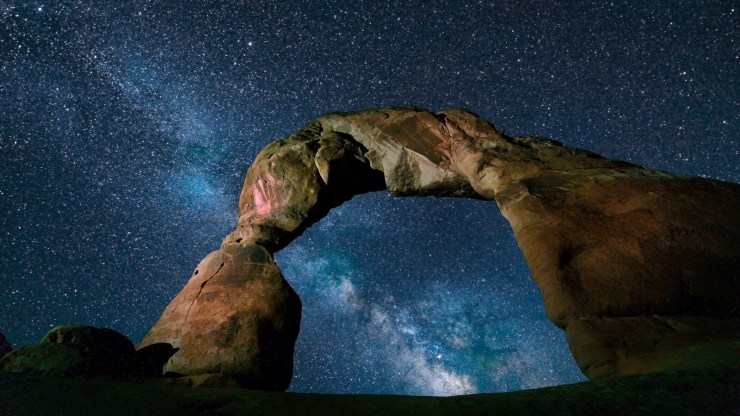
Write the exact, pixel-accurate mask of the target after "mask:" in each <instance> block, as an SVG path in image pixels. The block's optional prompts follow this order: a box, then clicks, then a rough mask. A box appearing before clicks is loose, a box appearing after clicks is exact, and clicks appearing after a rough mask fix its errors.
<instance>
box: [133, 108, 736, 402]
mask: <svg viewBox="0 0 740 416" xmlns="http://www.w3.org/2000/svg"><path fill="white" fill-rule="evenodd" d="M382 189H388V191H389V192H390V193H392V194H394V195H399V196H402V195H435V196H455V197H469V198H479V199H486V200H493V201H495V202H496V203H497V204H498V206H499V208H500V209H501V212H502V214H503V215H504V217H506V219H507V220H508V221H509V223H510V224H511V226H512V228H513V230H514V234H515V237H516V239H517V242H518V244H519V246H520V248H521V250H522V252H523V254H524V256H525V259H526V260H527V263H528V265H529V267H530V269H531V272H532V276H533V278H534V279H535V282H536V283H537V285H538V286H539V287H540V289H541V290H542V293H543V297H544V302H545V309H546V312H547V315H548V317H549V318H550V320H551V321H552V322H553V323H555V324H556V325H558V326H559V327H561V328H563V329H566V331H567V336H568V342H569V344H570V346H571V350H572V352H573V354H574V357H575V359H576V361H577V363H578V364H579V366H580V367H581V369H582V370H583V371H584V373H585V374H586V375H587V376H589V377H592V378H594V377H596V378H599V377H608V376H612V375H615V374H630V373H634V372H639V371H654V370H656V368H653V367H654V366H655V365H656V364H654V363H656V362H660V360H657V361H656V360H655V359H652V358H651V362H652V363H653V364H646V363H645V360H643V359H642V358H641V357H648V356H655V354H658V355H660V354H661V352H662V351H665V350H675V349H676V348H679V346H681V345H685V344H686V342H685V341H686V340H689V342H690V343H691V342H699V341H700V340H705V339H707V338H717V337H720V338H722V337H724V338H726V337H728V336H730V337H737V335H738V333H740V324H738V319H736V318H737V314H738V310H737V305H738V304H740V284H739V281H738V277H737V273H736V270H737V267H738V265H740V253H738V251H739V250H738V249H737V246H736V242H737V241H740V227H738V218H737V212H738V211H739V208H740V186H738V185H737V184H731V183H725V182H719V181H713V180H708V179H700V178H694V177H685V176H677V175H672V174H669V173H665V172H660V171H654V170H647V169H644V168H641V167H639V166H635V165H633V164H630V163H626V162H621V161H615V160H610V159H606V158H603V157H601V156H599V155H596V154H593V153H591V152H587V151H584V150H579V149H574V148H569V147H565V146H563V145H561V144H560V143H558V142H555V141H552V140H547V139H541V138H535V137H508V136H506V135H504V134H502V133H500V132H498V131H497V130H496V129H495V128H494V127H493V126H492V125H491V124H489V123H488V122H486V121H485V120H483V119H481V118H480V117H478V116H476V115H475V114H473V113H471V112H469V111H466V110H448V111H442V112H438V113H431V112H428V111H425V110H421V109H413V108H411V109H382V110H368V111H361V112H355V113H335V114H328V115H326V116H323V117H320V118H318V119H316V120H314V121H312V122H311V123H309V124H308V125H307V126H306V127H304V128H303V129H301V130H299V131H298V132H296V133H294V134H293V135H291V136H289V137H287V138H285V139H282V140H278V141H275V142H273V143H271V144H269V145H268V146H266V147H265V148H264V149H263V150H262V152H260V154H259V155H258V156H257V158H256V159H255V161H254V163H253V164H252V166H251V167H250V168H249V171H248V172H247V176H246V179H245V181H244V187H243V189H242V192H241V196H240V198H239V223H238V225H237V227H236V229H235V230H234V231H233V232H232V233H231V234H229V235H228V236H227V237H226V239H224V241H223V244H222V246H221V249H219V250H217V251H215V252H213V253H211V254H210V255H209V256H208V257H206V259H204V260H203V261H202V262H201V264H200V265H199V266H198V268H197V269H196V270H195V272H194V275H193V277H192V278H191V280H190V281H189V282H188V284H187V286H186V287H185V288H184V289H183V291H182V292H181V293H180V294H178V296H177V297H176V298H175V299H174V300H173V301H172V303H170V305H169V306H168V307H167V309H166V310H165V312H164V313H163V315H162V317H161V318H160V320H159V322H157V323H156V324H155V326H154V327H153V328H152V330H151V331H150V333H149V334H148V335H147V336H146V338H145V339H144V341H142V344H141V346H145V345H149V344H152V343H156V342H169V343H172V344H173V345H174V346H175V347H178V348H180V351H179V352H178V353H177V354H175V356H173V357H172V359H171V360H170V362H169V363H168V365H167V368H168V370H170V371H175V372H179V373H182V374H185V375H191V376H196V379H197V380H201V381H203V380H210V381H209V382H214V381H213V380H223V379H224V378H228V379H229V380H236V382H238V383H239V384H240V385H243V386H247V387H255V388H267V389H276V390H282V389H285V388H287V387H288V384H289V383H290V378H291V374H292V359H293V358H292V357H293V345H294V343H295V339H296V337H297V333H298V324H299V321H300V300H299V299H298V296H297V295H296V294H295V292H294V291H293V290H292V288H290V286H289V285H288V283H287V282H286V281H285V279H284V278H283V277H282V275H281V273H280V270H279V269H278V267H277V266H276V265H275V264H274V261H273V260H272V255H271V254H272V253H274V252H275V251H277V250H280V249H281V248H283V247H285V246H286V245H288V244H290V242H291V241H292V240H293V239H295V238H296V237H297V236H298V235H300V234H301V233H302V232H303V230H305V229H306V227H308V226H310V225H311V224H313V223H314V222H316V221H318V220H319V219H321V218H322V217H323V216H324V215H326V213H327V212H328V211H329V210H330V209H331V208H333V207H335V206H338V205H340V204H341V203H342V202H344V201H346V200H348V199H349V198H351V197H352V196H353V195H356V194H360V193H364V192H369V191H375V190H382ZM728 318H731V319H728ZM728 334H729V335H728ZM656 340H658V341H659V342H656ZM680 348H683V347H680ZM674 352H675V351H674ZM668 355H670V354H667V355H666V356H668ZM673 355H674V356H675V354H673ZM651 365H653V367H651ZM660 365H663V364H660ZM646 368H647V370H646ZM657 369H659V368H657ZM198 377H200V378H198ZM196 382H199V381H196Z"/></svg>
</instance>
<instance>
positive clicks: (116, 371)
mask: <svg viewBox="0 0 740 416" xmlns="http://www.w3.org/2000/svg"><path fill="white" fill-rule="evenodd" d="M137 370H138V365H137V363H136V360H135V349H134V344H133V343H132V342H131V341H130V340H129V339H128V338H126V337H125V336H123V335H121V334H119V333H118V332H116V331H113V330H110V329H106V328H94V327H88V326H79V325H69V326H59V327H56V328H54V329H52V330H51V331H49V332H48V333H47V334H46V336H44V338H43V339H42V340H41V342H40V343H38V344H34V345H28V346H25V347H21V348H18V349H16V350H14V351H13V352H11V353H10V354H7V355H6V356H5V357H3V358H2V359H0V372H2V371H5V372H12V373H31V374H39V375H46V376H57V377H78V376H85V377H96V376H126V375H133V374H135V373H137Z"/></svg>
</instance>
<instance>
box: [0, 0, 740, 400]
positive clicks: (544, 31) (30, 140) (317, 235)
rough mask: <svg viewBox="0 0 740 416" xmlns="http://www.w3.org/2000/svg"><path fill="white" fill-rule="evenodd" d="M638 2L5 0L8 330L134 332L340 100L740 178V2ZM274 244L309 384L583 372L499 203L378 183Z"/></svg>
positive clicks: (445, 387) (3, 234)
mask: <svg viewBox="0 0 740 416" xmlns="http://www.w3.org/2000/svg"><path fill="white" fill-rule="evenodd" d="M630 3H631V4H625V3H624V2H598V3H588V2H570V1H569V2H562V4H558V2H536V3H535V2H533V3H532V4H525V2H519V1H511V2H495V3H493V2H464V1H448V2H435V1H431V2H427V1H425V2H384V1H377V0H376V1H353V2H343V1H335V2H318V1H317V2H296V1H284V2H279V1H265V2H260V1H250V2H229V3H227V4H226V3H218V4H217V3H215V2H202V1H197V2H195V1H194V2H186V1H182V2H149V1H129V2H97V1H96V2H79V1H69V2H62V1H57V2H13V1H10V2H8V1H2V2H0V161H1V162H2V163H1V164H0V175H1V178H2V179H1V180H0V269H1V270H2V274H0V279H2V280H1V281H0V282H1V283H2V284H0V332H2V333H4V334H5V335H6V336H7V337H8V338H9V339H10V341H11V342H12V343H13V344H14V345H16V346H18V345H23V344H28V343H32V342H35V341H36V340H38V339H39V338H40V337H41V336H42V335H43V334H44V333H45V332H46V331H47V330H48V329H50V328H51V327H53V326H55V325H59V324H67V323H81V324H88V325H96V326H106V327H110V328H113V329H116V330H118V331H120V332H122V333H124V334H126V335H128V336H129V337H131V338H132V339H133V340H134V341H135V342H137V341H139V340H140V339H141V338H142V337H143V335H144V334H145V333H146V332H147V331H148V329H149V328H150V327H151V325H152V324H153V323H154V321H155V320H156V319H157V318H158V317H159V314H160V313H161V312H162V310H163V309H164V307H165V306H166V304H167V303H168V302H169V301H170V299H171V298H172V297H173V296H174V295H175V294H176V293H177V292H178V291H179V290H180V289H181V288H182V286H183V285H184V284H185V282H186V280H187V278H188V276H189V275H190V273H191V271H192V269H193V268H194V267H195V266H196V264H197V263H198V262H199V261H200V259H202V258H203V257H204V256H205V255H206V254H207V253H208V252H210V251H211V250H214V249H216V248H217V247H218V245H219V244H220V241H221V239H222V238H223V237H224V236H225V235H226V234H227V233H228V232H229V231H230V230H231V228H232V227H233V226H234V225H235V222H236V203H237V198H238V193H239V190H240V187H241V184H242V181H243V175H244V173H245V172H246V170H247V168H248V166H249V163H250V162H251V161H252V160H253V159H254V157H255V156H256V154H257V152H258V151H259V150H260V149H261V148H262V147H263V146H264V145H265V144H267V143H269V142H270V141H273V140H275V139H278V138H281V137H283V136H285V135H287V134H290V133H291V132H293V131H295V130H296V129H298V128H300V127H301V126H303V125H304V124H305V123H307V122H308V121H309V120H311V119H313V118H316V117H317V116H320V115H321V114H324V113H327V112H331V111H347V110H356V109H362V108H376V107H384V106H406V105H416V106H420V107H425V108H428V109H431V110H441V109H445V108H451V107H465V108H468V109H470V110H472V111H474V112H476V113H478V114H480V115H481V116H483V117H484V118H486V119H488V120H489V121H491V122H492V123H494V124H495V125H496V126H497V127H498V128H499V129H501V130H503V131H505V132H506V133H508V134H511V135H517V134H529V135H539V136H545V137H551V138H554V139H557V140H560V141H562V142H564V143H565V144H566V145H570V146H576V147H582V148H587V149H589V150H592V151H595V152H598V153H601V154H603V155H605V156H608V157H612V158H617V159H624V160H629V161H631V162H635V163H638V164H641V165H644V166H646V167H651V168H657V169H664V170H669V171H674V172H678V173H683V174H690V175H701V176H706V177H711V178H716V179H721V180H729V181H735V182H737V181H740V144H739V143H738V141H739V139H738V137H739V135H738V115H739V114H740V98H739V97H740V95H739V94H738V93H739V92H740V82H739V81H740V48H739V43H738V41H739V40H740V39H739V38H740V36H739V35H738V28H739V27H740V24H739V23H740V21H739V19H738V16H739V11H738V6H737V4H736V3H735V4H733V2H730V1H725V2H723V1H717V2H698V1H697V2H686V1H670V2H630ZM277 260H278V262H279V264H280V265H281V266H282V268H283V270H284V274H285V276H286V278H287V279H288V280H289V281H290V282H291V284H293V285H294V287H295V288H296V290H297V291H298V292H299V294H300V295H301V297H302V299H303V303H304V320H303V325H302V329H301V335H300V338H299V341H298V346H297V352H296V370H295V377H294V381H293V384H292V386H291V389H292V390H295V391H313V392H352V393H380V392H383V393H404V394H455V393H466V392H476V391H477V392H487V391H502V390H514V389H520V388H529V387H536V386H541V385H551V384H558V383H565V382H573V381H576V380H580V379H582V376H581V375H580V373H579V372H578V370H577V368H576V367H575V364H574V363H573V362H572V359H571V358H570V354H569V353H568V350H567V345H566V344H565V340H564V334H563V333H562V332H561V331H560V330H558V329H556V328H555V327H554V326H552V325H551V324H549V323H548V322H547V320H546V319H545V318H544V312H543V308H542V305H541V297H540V294H539V291H538V290H537V288H536V287H535V286H534V284H533V283H532V282H531V278H530V276H529V272H528V269H527V266H526V264H525V263H524V260H523V258H522V256H521V254H520V253H519V251H518V248H517V246H516V243H515V241H514V239H513V236H512V233H511V231H510V230H509V228H508V224H507V223H506V222H505V221H504V220H503V218H502V217H501V216H500V214H499V213H498V210H497V208H496V206H495V204H494V203H485V202H481V201H469V200H453V199H437V198H391V197H389V196H388V195H386V194H383V193H375V194H369V195H363V196H360V197H357V198H355V199H353V200H352V201H350V202H349V203H347V204H345V205H344V206H342V207H340V208H338V209H336V210H335V211H333V212H332V213H331V214H330V215H329V216H328V217H327V218H325V219H324V220H323V221H322V222H320V223H319V224H317V225H316V226H314V227H313V228H311V229H309V230H308V231H307V232H306V234H305V235H304V236H303V237H301V238H300V239H299V240H297V241H296V242H295V243H294V244H293V245H292V246H290V247H288V248H286V249H285V250H283V251H282V252H281V253H279V254H278V255H277Z"/></svg>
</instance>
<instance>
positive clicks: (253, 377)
mask: <svg viewBox="0 0 740 416" xmlns="http://www.w3.org/2000/svg"><path fill="white" fill-rule="evenodd" d="M300 317H301V302H300V299H299V298H298V295H297V294H296V293H295V292H294V291H293V289H292V288H291V287H290V285H289V284H288V282H286V281H285V279H284V278H283V275H282V274H281V273H280V269H279V268H278V267H277V266H276V265H275V263H274V261H273V259H272V256H271V255H270V253H269V252H268V251H267V250H266V249H265V248H264V247H262V246H258V245H238V244H236V245H231V246H227V247H224V248H223V249H220V250H217V251H214V252H213V253H211V254H209V255H208V256H207V257H206V258H205V259H203V261H201V263H200V264H199V265H198V267H197V268H196V269H195V271H194V272H193V276H192V278H191V279H190V281H189V282H188V284H187V285H186V286H185V288H184V289H183V290H182V291H181V292H180V293H179V294H178V295H177V297H175V299H174V300H173V301H172V302H171V303H170V305H169V306H168V307H167V309H166V310H165V312H164V313H163V314H162V317H161V318H160V319H159V321H158V322H157V323H156V324H155V325H154V327H153V328H152V330H151V331H150V332H149V334H147V336H146V337H145V338H144V340H143V341H142V342H141V344H140V345H139V348H142V347H147V346H149V345H151V344H155V343H167V344H171V345H172V346H173V347H175V348H177V349H178V351H177V352H176V353H175V354H174V355H173V356H172V357H171V358H170V359H169V361H168V362H167V363H166V365H165V367H164V371H165V372H169V373H176V374H179V375H182V376H199V377H197V378H195V380H196V381H195V382H194V383H195V384H197V385H203V383H205V384H204V385H209V383H213V382H214V380H216V379H218V380H224V379H229V378H231V379H234V380H236V381H237V382H238V383H239V385H241V386H244V387H249V388H256V389H265V390H285V389H287V388H288V385H289V384H290V379H291V377H292V374H293V347H294V344H295V340H296V338H297V337H298V326H299V323H300ZM206 376H209V377H206ZM222 376H228V378H225V377H222ZM205 380H210V381H209V382H205ZM191 381H192V380H191ZM217 384H223V383H222V382H220V381H219V382H218V383H217Z"/></svg>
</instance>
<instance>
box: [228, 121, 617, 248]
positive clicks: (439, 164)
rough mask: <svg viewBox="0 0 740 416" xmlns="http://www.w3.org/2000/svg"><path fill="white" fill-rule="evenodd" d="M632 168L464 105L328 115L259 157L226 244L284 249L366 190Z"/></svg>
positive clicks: (422, 192) (449, 191)
mask: <svg viewBox="0 0 740 416" xmlns="http://www.w3.org/2000/svg"><path fill="white" fill-rule="evenodd" d="M629 166H632V165H629V164H627V163H625V162H619V161H613V160H608V159H604V158H602V157H600V156H598V155H595V154H593V153H590V152H586V151H583V150H579V149H572V148H566V147H563V146H562V145H561V144H560V143H558V142H555V141H552V140H547V139H539V138H534V137H517V138H513V137H508V136H506V135H504V134H503V133H501V132H499V131H497V130H496V128H495V127H494V126H493V125H491V124H490V123H488V122H486V121H485V120H483V119H482V118H480V117H478V116H477V115H475V114H474V113H472V112H469V111H467V110H463V109H452V110H446V111H440V112H437V113H432V112H429V111H426V110H422V109H416V108H411V109H394V108H391V109H381V110H368V111H358V112H352V113H331V114H327V115H325V116H322V117H319V118H318V119H316V120H314V121H312V122H311V123H309V124H308V125H306V126H305V127H304V128H302V129H301V130H299V131H297V132H296V133H294V134H292V135H290V136H288V137H286V138H284V139H282V140H278V141H275V142H273V143H271V144H269V145H267V146H266V147H265V148H264V149H263V150H262V152H260V153H259V155H257V157H256V159H255V161H254V162H253V163H252V165H251V166H250V168H249V171H248V172H247V176H246V178H245V181H244V187H243V188H242V192H241V195H240V198H239V224H238V226H237V228H236V230H235V231H234V232H233V233H232V234H230V235H229V236H228V237H227V238H226V239H225V240H224V242H223V244H224V245H229V244H252V243H256V244H260V245H264V246H266V247H268V248H269V249H270V250H271V251H276V250H279V249H281V248H282V247H285V246H286V245H287V244H289V243H290V241H292V240H293V239H294V238H295V237H297V236H298V235H300V234H301V233H302V232H303V230H304V229H305V228H306V227H307V226H308V225H310V224H312V223H314V222H315V221H317V220H318V219H319V218H321V217H323V216H324V215H326V213H327V212H328V209H330V208H331V207H334V206H337V205H339V204H341V203H342V202H343V201H345V200H347V199H349V198H351V197H352V196H353V195H357V194H360V193H364V192H369V191H377V190H383V189H387V190H388V191H389V192H390V193H391V194H393V195H397V196H404V195H416V196H453V197H468V198H478V199H488V200H494V199H497V196H496V195H497V194H499V199H502V198H507V197H508V195H509V194H510V192H509V193H507V192H505V191H506V190H507V189H508V188H509V185H511V184H512V183H515V182H518V181H521V180H523V179H527V178H531V177H535V176H536V175H537V174H538V173H540V172H543V171H546V170H554V169H557V170H564V169H566V168H567V169H568V170H574V169H588V168H607V167H611V168H618V167H629Z"/></svg>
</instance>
